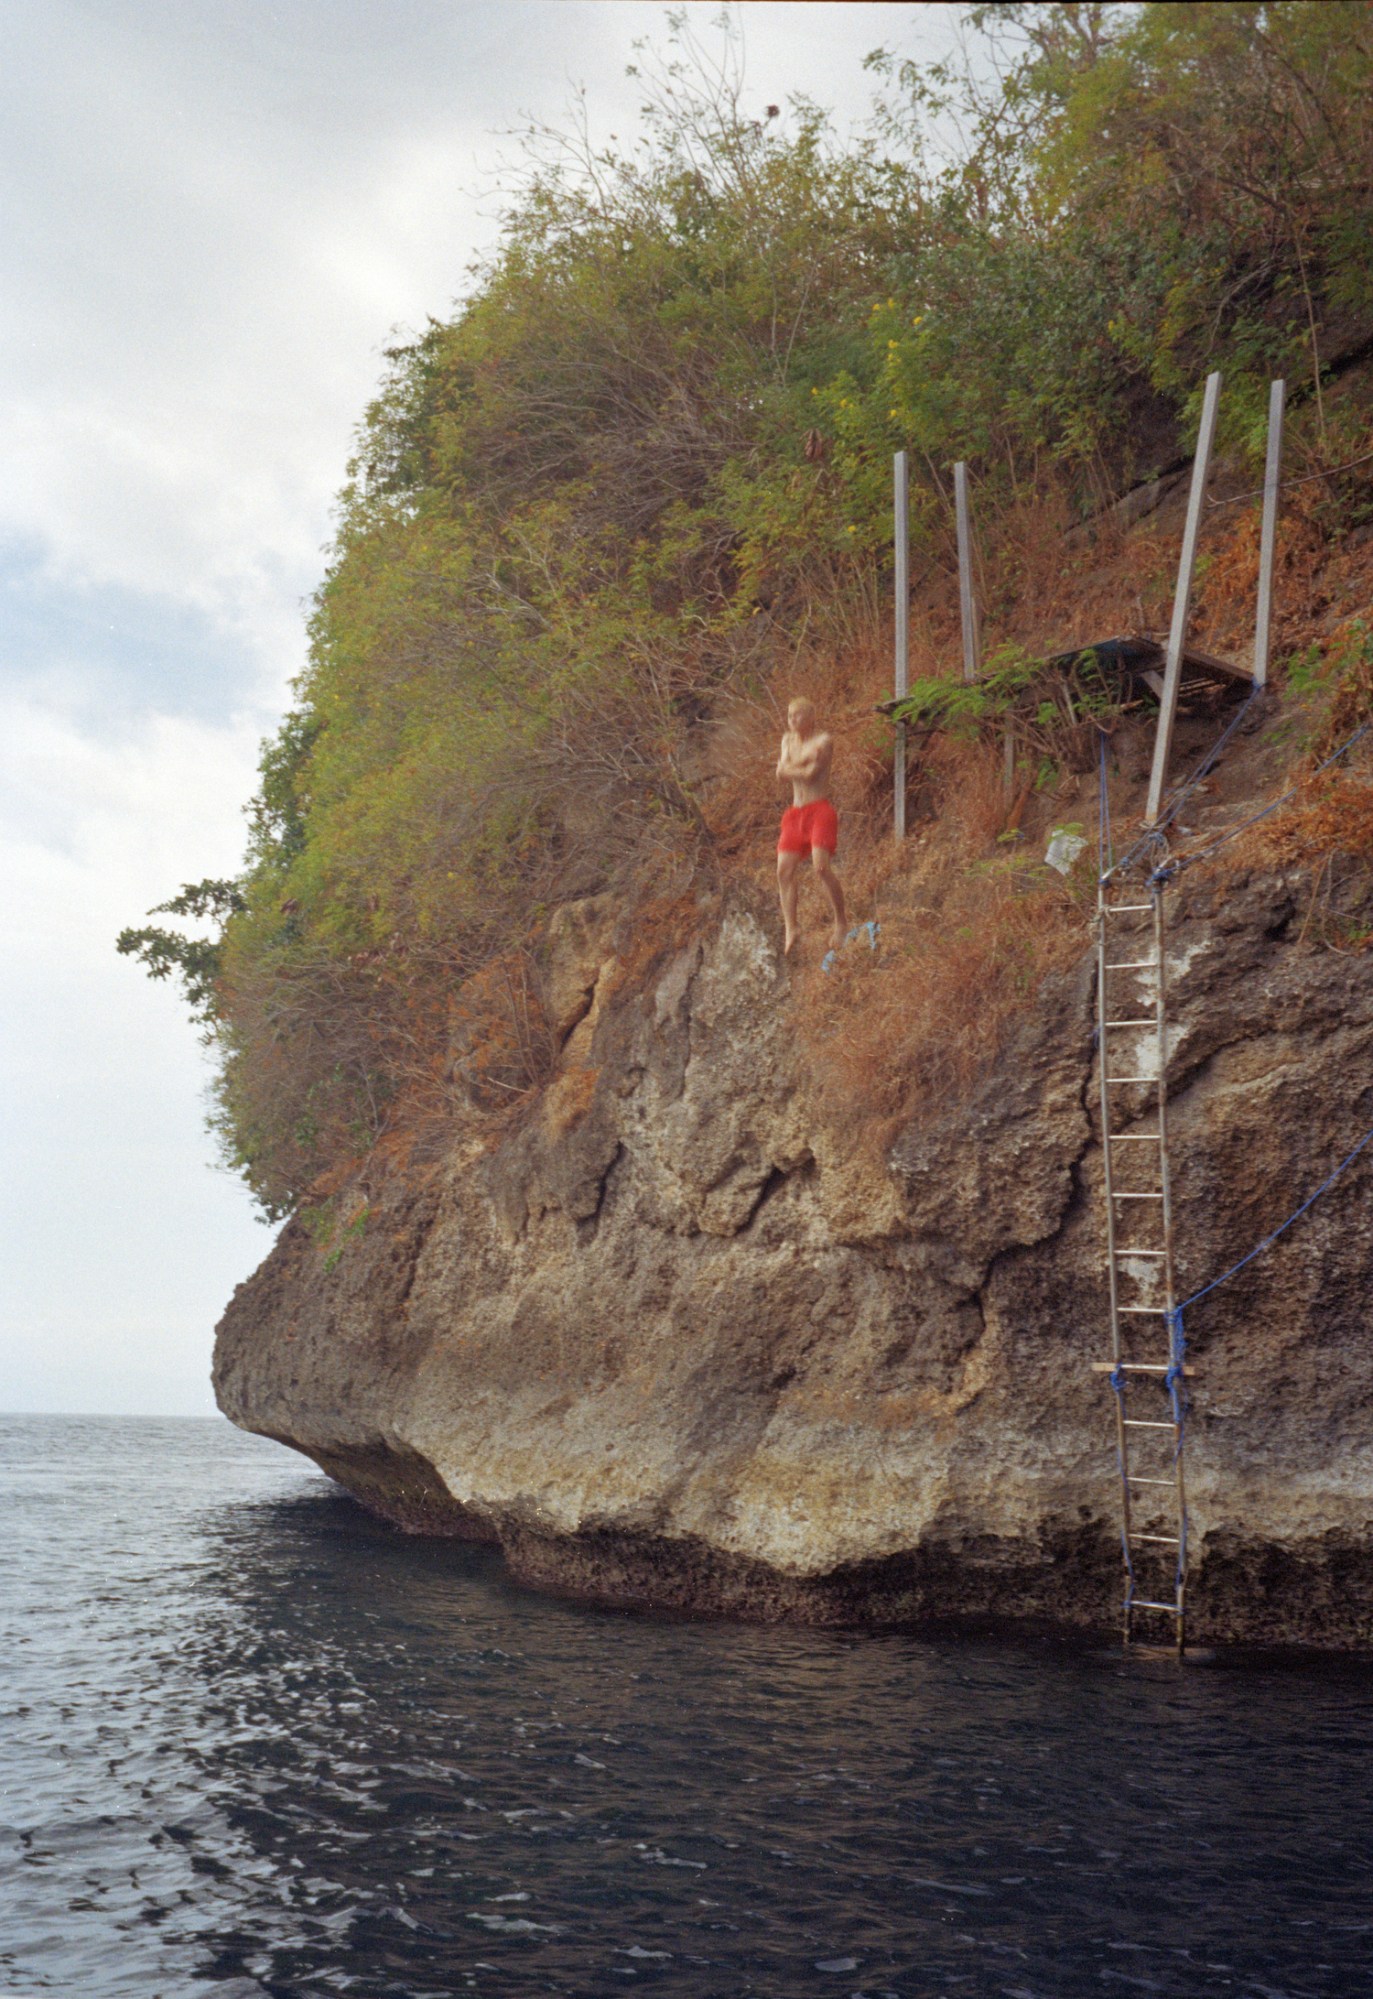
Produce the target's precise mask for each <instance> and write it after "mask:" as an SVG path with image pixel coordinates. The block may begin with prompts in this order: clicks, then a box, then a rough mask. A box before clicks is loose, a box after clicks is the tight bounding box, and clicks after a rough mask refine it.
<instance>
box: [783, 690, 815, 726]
mask: <svg viewBox="0 0 1373 1999" xmlns="http://www.w3.org/2000/svg"><path fill="white" fill-rule="evenodd" d="M793 708H794V709H795V710H796V711H797V714H798V715H799V716H800V719H801V720H802V721H803V722H813V721H814V720H815V703H814V702H813V701H812V700H811V699H810V698H809V696H807V695H805V694H793V695H792V697H791V699H790V701H788V703H787V714H788V715H790V714H791V711H792V709H793Z"/></svg>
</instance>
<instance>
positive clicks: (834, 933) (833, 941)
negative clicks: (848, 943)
mask: <svg viewBox="0 0 1373 1999" xmlns="http://www.w3.org/2000/svg"><path fill="white" fill-rule="evenodd" d="M847 935H848V932H847V931H846V930H845V929H844V926H843V924H842V923H836V924H835V926H834V928H833V930H831V932H830V949H831V951H840V950H842V949H843V947H844V939H845V938H846V937H847Z"/></svg>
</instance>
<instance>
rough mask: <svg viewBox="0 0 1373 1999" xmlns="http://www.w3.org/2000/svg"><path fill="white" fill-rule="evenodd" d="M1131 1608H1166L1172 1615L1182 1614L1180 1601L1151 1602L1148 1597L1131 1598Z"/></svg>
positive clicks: (1179, 1615) (1178, 1615)
mask: <svg viewBox="0 0 1373 1999" xmlns="http://www.w3.org/2000/svg"><path fill="white" fill-rule="evenodd" d="M1130 1608H1131V1610H1166V1611H1167V1613H1168V1615H1169V1616H1170V1617H1181V1616H1182V1605H1181V1604H1180V1603H1150V1601H1149V1599H1148V1597H1145V1596H1135V1597H1131V1599H1130Z"/></svg>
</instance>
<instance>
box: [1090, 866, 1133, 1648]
mask: <svg viewBox="0 0 1373 1999" xmlns="http://www.w3.org/2000/svg"><path fill="white" fill-rule="evenodd" d="M1109 913H1110V903H1109V900H1108V890H1107V880H1106V878H1105V877H1103V878H1102V879H1100V880H1098V882H1097V1075H1098V1086H1099V1089H1100V1092H1101V1160H1102V1179H1103V1191H1104V1193H1105V1196H1106V1272H1107V1286H1108V1297H1109V1300H1110V1313H1111V1362H1112V1375H1113V1379H1112V1383H1111V1387H1112V1393H1113V1396H1114V1400H1115V1411H1116V1461H1117V1464H1118V1465H1119V1468H1120V1511H1121V1542H1120V1546H1121V1563H1122V1567H1123V1569H1124V1571H1125V1600H1124V1606H1123V1611H1122V1619H1123V1629H1122V1638H1123V1641H1124V1643H1125V1644H1127V1645H1128V1644H1129V1643H1130V1638H1131V1635H1132V1623H1133V1613H1134V1596H1135V1578H1134V1570H1133V1567H1132V1565H1131V1561H1130V1534H1131V1518H1130V1440H1129V1436H1128V1433H1127V1431H1126V1427H1125V1388H1124V1385H1123V1383H1122V1385H1120V1386H1117V1384H1116V1380H1115V1378H1114V1376H1115V1371H1116V1370H1117V1369H1118V1368H1119V1367H1120V1364H1121V1362H1122V1361H1123V1360H1124V1358H1125V1353H1124V1348H1123V1346H1122V1344H1121V1334H1120V1290H1119V1277H1118V1274H1117V1262H1116V1204H1115V1186H1114V1175H1113V1172H1112V1166H1111V1092H1110V1090H1109V1088H1108V1087H1107V1081H1106V1069H1107V1057H1106V1021H1107V1018H1108V1016H1109V1014H1110V1011H1111V1009H1110V1005H1109V1003H1108V998H1107V992H1106V982H1107V963H1108V950H1109V947H1108V944H1107V938H1106V932H1107V925H1108V917H1109Z"/></svg>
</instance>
